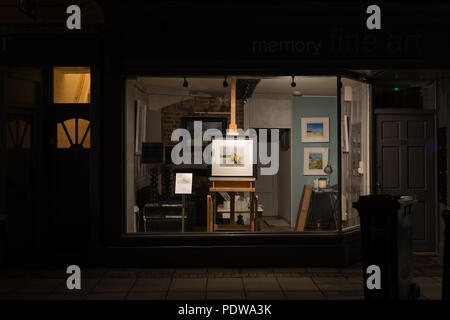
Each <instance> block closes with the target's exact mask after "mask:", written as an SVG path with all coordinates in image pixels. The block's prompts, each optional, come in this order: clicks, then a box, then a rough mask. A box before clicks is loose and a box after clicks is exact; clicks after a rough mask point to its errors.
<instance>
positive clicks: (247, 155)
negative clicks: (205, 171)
mask: <svg viewBox="0 0 450 320" xmlns="http://www.w3.org/2000/svg"><path fill="white" fill-rule="evenodd" d="M211 176H228V177H249V176H250V177H251V176H253V140H252V139H214V140H213V141H212V146H211Z"/></svg>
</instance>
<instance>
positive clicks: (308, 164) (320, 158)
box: [303, 148, 328, 176]
mask: <svg viewBox="0 0 450 320" xmlns="http://www.w3.org/2000/svg"><path fill="white" fill-rule="evenodd" d="M327 164H328V148H304V149H303V174H304V175H305V176H322V175H327V174H326V173H325V172H324V171H323V169H325V167H326V166H327Z"/></svg>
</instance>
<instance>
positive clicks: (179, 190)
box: [175, 173, 192, 194]
mask: <svg viewBox="0 0 450 320" xmlns="http://www.w3.org/2000/svg"><path fill="white" fill-rule="evenodd" d="M191 193H192V173H176V174H175V194H191Z"/></svg>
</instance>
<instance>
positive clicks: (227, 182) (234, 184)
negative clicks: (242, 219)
mask: <svg viewBox="0 0 450 320" xmlns="http://www.w3.org/2000/svg"><path fill="white" fill-rule="evenodd" d="M255 180H256V179H255V178H253V177H252V178H235V177H230V178H228V177H210V178H209V181H210V182H211V187H210V188H209V192H210V194H209V195H208V196H207V199H206V209H207V210H206V212H207V213H206V215H207V216H206V220H207V231H208V232H215V231H252V232H254V231H255V222H256V213H257V211H258V209H257V208H258V198H257V196H256V195H255ZM218 192H228V193H229V194H230V198H231V199H230V209H229V210H227V211H229V212H230V224H218V223H217V193H218ZM237 192H249V193H250V208H249V210H248V211H246V212H250V224H249V225H244V224H238V223H236V221H234V220H235V219H234V217H235V213H238V212H237V211H236V210H235V195H236V193H237Z"/></svg>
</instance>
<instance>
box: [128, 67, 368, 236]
mask: <svg viewBox="0 0 450 320" xmlns="http://www.w3.org/2000/svg"><path fill="white" fill-rule="evenodd" d="M225 82H226V84H227V85H225ZM292 82H295V84H296V85H295V86H293V85H292ZM125 108H126V110H125V121H126V143H125V146H126V163H127V165H126V190H127V191H126V204H127V205H126V213H125V215H126V217H125V221H126V232H127V233H167V232H211V233H218V232H250V233H257V232H260V233H261V232H267V233H270V232H275V233H279V232H336V231H338V230H339V229H340V228H341V224H342V227H343V228H345V227H347V226H349V225H350V224H351V225H357V223H358V222H357V221H356V220H351V217H350V214H348V215H344V213H345V212H347V211H342V212H341V210H344V209H345V210H346V207H345V205H344V204H342V205H339V204H340V203H341V201H340V200H341V199H343V196H342V197H341V195H340V194H339V184H340V183H341V181H339V170H340V169H339V168H338V164H339V161H338V157H342V156H343V154H344V152H343V151H340V150H339V149H338V145H339V143H338V139H339V132H338V129H339V125H340V124H339V123H338V100H337V78H336V77H334V76H327V77H319V76H316V77H312V76H296V77H292V76H279V77H256V76H255V77H252V76H236V77H227V78H224V77H190V78H185V77H137V78H133V79H128V80H127V85H126V103H125ZM355 119H356V118H355ZM353 137H354V136H352V137H351V138H353ZM346 172H347V171H346ZM342 178H343V177H342ZM347 178H350V179H352V178H351V175H349V176H348V177H347V176H346V179H347ZM341 180H342V179H341ZM349 184H350V185H351V183H349ZM360 193H361V192H360ZM341 213H342V214H341ZM350 221H351V222H350Z"/></svg>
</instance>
